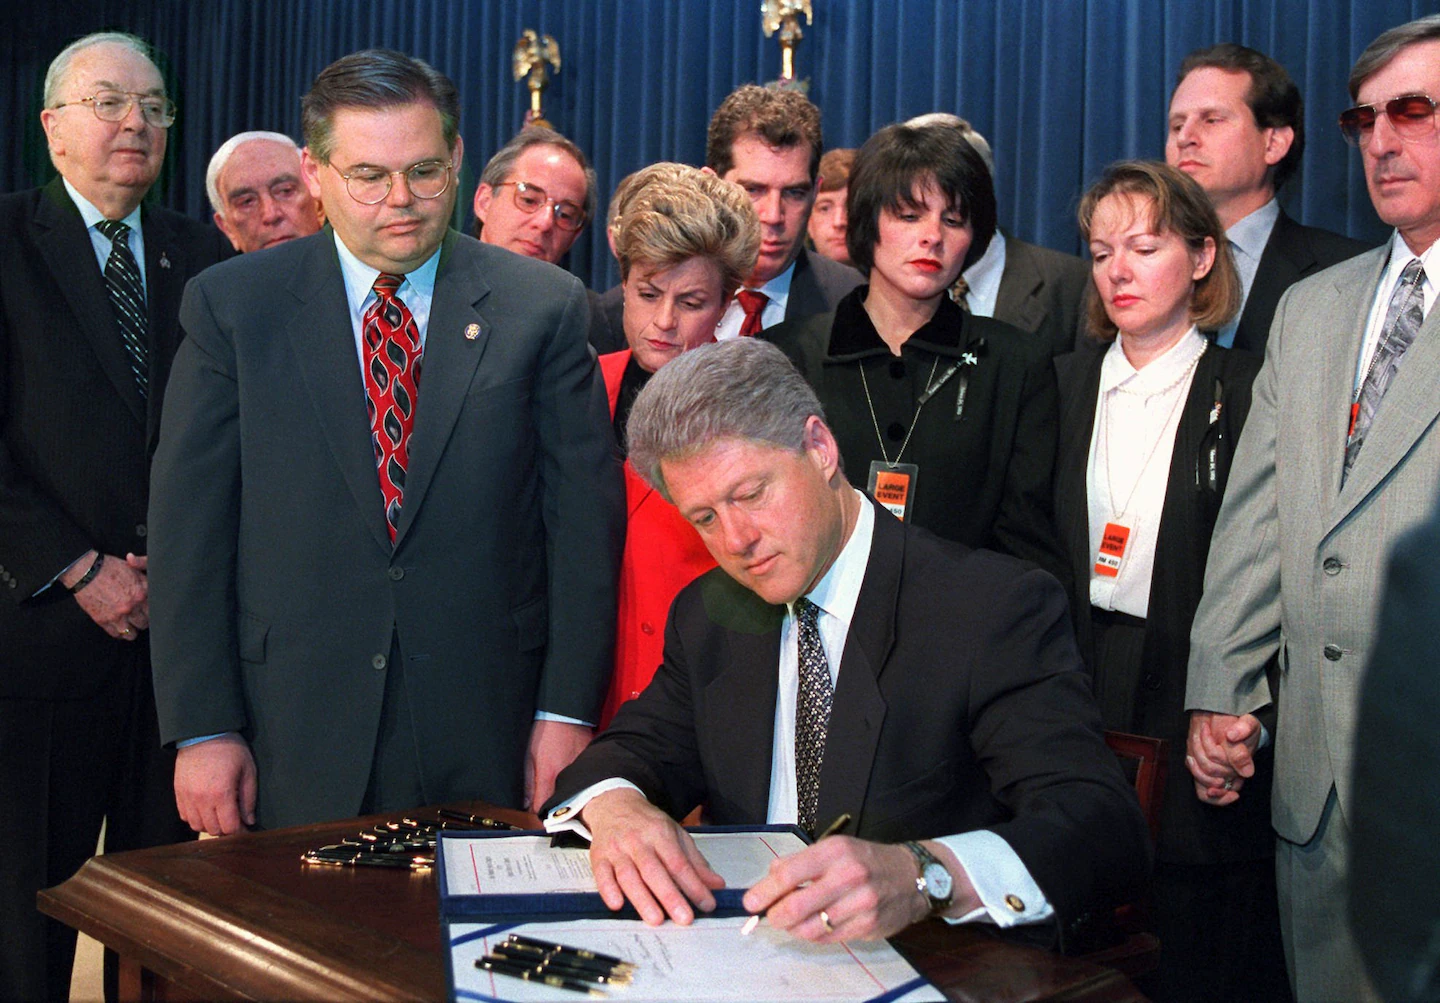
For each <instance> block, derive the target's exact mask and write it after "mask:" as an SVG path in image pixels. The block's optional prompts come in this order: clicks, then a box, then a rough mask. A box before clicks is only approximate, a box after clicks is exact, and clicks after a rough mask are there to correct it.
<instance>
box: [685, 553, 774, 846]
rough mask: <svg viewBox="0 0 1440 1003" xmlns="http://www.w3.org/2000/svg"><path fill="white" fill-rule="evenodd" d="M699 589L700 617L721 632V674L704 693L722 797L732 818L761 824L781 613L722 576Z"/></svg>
mask: <svg viewBox="0 0 1440 1003" xmlns="http://www.w3.org/2000/svg"><path fill="white" fill-rule="evenodd" d="M700 589H701V597H702V599H703V600H704V603H705V612H706V614H707V615H708V616H709V617H710V619H711V620H712V621H713V622H714V623H716V624H717V625H719V626H720V627H723V628H724V629H725V634H724V637H725V648H726V650H725V652H724V661H723V663H722V664H724V666H725V668H724V669H722V670H721V671H720V672H719V673H717V674H716V675H715V677H714V678H713V679H711V681H710V683H709V684H708V685H707V686H706V687H705V692H706V701H705V705H706V707H707V709H708V716H709V719H710V723H711V724H712V725H713V726H714V728H713V733H714V734H715V735H718V736H723V737H724V738H725V739H726V753H725V768H724V776H725V788H726V796H727V798H728V799H729V800H730V801H731V802H732V803H733V804H734V805H735V806H736V807H737V809H738V811H739V814H738V816H737V817H739V818H749V819H757V818H765V817H766V815H767V813H768V811H769V807H770V767H771V759H772V757H771V752H772V750H773V749H774V745H775V693H776V689H777V687H778V685H779V682H778V680H779V674H780V627H781V624H782V621H783V618H784V615H785V607H783V606H771V605H769V604H768V603H766V602H764V601H763V600H761V599H760V598H759V597H758V596H756V595H755V594H754V593H753V592H750V591H749V590H748V589H746V588H744V587H743V586H742V585H740V584H739V583H737V582H736V581H735V580H734V579H732V578H730V577H729V576H728V575H723V574H711V575H707V576H705V577H704V578H702V579H701V585H700Z"/></svg>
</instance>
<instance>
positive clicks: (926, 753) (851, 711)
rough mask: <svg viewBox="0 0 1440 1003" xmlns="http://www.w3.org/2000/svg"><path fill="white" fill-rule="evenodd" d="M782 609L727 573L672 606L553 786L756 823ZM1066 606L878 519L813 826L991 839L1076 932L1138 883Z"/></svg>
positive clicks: (990, 557)
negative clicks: (624, 693) (608, 784)
mask: <svg viewBox="0 0 1440 1003" xmlns="http://www.w3.org/2000/svg"><path fill="white" fill-rule="evenodd" d="M784 611H785V610H784V607H783V606H771V605H768V604H767V603H765V602H764V601H763V600H761V599H760V598H758V597H757V596H756V595H755V594H754V593H752V592H750V591H748V590H747V589H745V588H743V587H742V586H740V585H739V584H737V583H736V582H735V581H734V580H733V579H731V578H730V577H729V576H727V575H726V574H725V573H724V572H723V571H720V570H718V569H717V570H715V571H711V572H709V573H708V574H706V575H704V576H703V577H701V578H700V579H699V580H697V581H696V582H695V583H694V584H692V585H690V586H689V587H688V588H686V589H685V590H684V591H683V592H681V593H680V595H679V596H678V597H677V598H676V600H675V604H674V605H673V606H672V607H671V610H670V620H669V623H668V625H667V627H666V634H665V660H664V662H663V664H662V665H661V666H660V669H659V671H658V672H657V673H656V675H655V679H654V681H653V682H652V683H651V684H650V686H649V688H647V689H646V690H645V691H644V692H643V693H642V694H641V695H640V696H639V697H638V698H637V699H635V700H632V701H630V702H629V703H627V704H625V705H624V706H622V707H621V708H620V712H619V713H618V714H617V715H616V717H615V720H614V721H613V722H612V724H611V726H610V728H609V729H608V730H607V731H606V732H605V733H604V734H603V735H601V736H600V737H599V738H598V739H597V740H596V741H595V742H594V743H593V744H592V745H591V746H590V748H589V749H587V750H586V751H585V752H584V753H582V754H581V756H580V758H579V759H577V760H576V761H575V763H573V764H572V765H571V766H570V768H569V769H567V770H566V771H564V772H563V773H562V774H561V775H560V778H559V781H558V785H557V788H556V797H555V800H556V802H559V801H561V800H564V799H565V798H568V797H571V796H573V795H574V794H576V793H577V792H579V791H581V790H583V789H584V788H585V787H587V786H589V785H590V784H592V783H596V782H598V781H600V780H603V779H606V778H609V777H623V778H625V779H627V780H630V781H631V782H633V783H635V784H636V785H637V786H638V787H640V789H641V790H643V791H644V792H645V794H646V796H647V797H648V798H650V800H651V801H653V802H654V803H655V804H657V805H659V806H661V807H663V808H664V809H665V810H666V811H667V812H669V813H670V814H671V815H673V816H674V817H676V818H681V817H683V816H684V815H686V814H687V813H688V812H689V811H690V810H691V809H692V808H693V807H695V806H696V805H699V804H704V805H707V806H708V809H707V816H708V817H709V818H710V819H712V820H713V821H714V822H716V823H718V824H722V825H723V824H755V823H759V822H763V821H765V818H766V813H767V810H768V805H769V794H770V764H771V757H770V751H771V747H772V744H773V739H774V721H775V699H776V672H777V666H778V658H779V646H780V628H781V621H782V617H783V615H784ZM1080 668H1081V667H1080V660H1079V656H1078V655H1077V654H1076V651H1075V645H1074V641H1073V639H1072V635H1071V631H1070V625H1069V614H1068V611H1067V608H1066V603H1065V596H1064V594H1063V593H1062V591H1061V590H1060V588H1059V587H1058V586H1057V585H1056V583H1055V581H1054V580H1053V579H1052V578H1051V577H1050V576H1049V575H1046V574H1045V573H1044V572H1041V571H1038V570H1036V569H1034V568H1031V567H1028V566H1026V565H1024V564H1022V563H1020V562H1018V561H1015V560H1014V559H1012V558H1008V557H1003V556H1001V555H998V554H992V553H989V552H987V551H983V550H970V549H969V548H967V547H963V546H960V545H957V544H951V543H946V542H944V541H941V540H939V539H938V538H936V537H934V536H932V535H930V534H929V533H926V532H924V531H923V530H917V529H915V528H913V527H906V526H903V525H902V524H901V523H899V522H898V521H896V520H895V519H894V518H893V517H891V516H890V515H889V513H887V512H885V511H883V510H881V509H879V508H878V506H877V508H876V512H875V534H874V538H873V541H872V543H871V548H870V558H869V564H868V566H867V568H866V571H865V580H864V584H863V585H862V587H861V590H860V596H859V601H858V602H857V604H856V607H855V614H854V618H853V620H852V621H851V625H850V634H849V639H848V640H847V642H846V645H845V654H844V657H843V659H842V661H841V664H840V672H839V676H838V681H837V683H836V687H835V695H834V703H833V709H832V710H831V714H830V723H829V732H828V738H827V740H826V746H825V758H824V764H823V766H822V768H821V776H820V800H819V805H818V808H817V812H816V817H817V818H824V819H829V818H834V817H835V816H836V815H838V814H839V813H841V812H849V813H851V814H852V815H853V816H854V818H855V828H854V830H853V831H854V832H855V834H856V835H858V836H860V837H862V838H864V839H871V840H878V841H881V842H898V841H900V840H904V839H925V838H930V837H934V836H943V835H948V834H953V833H960V832H967V831H970V830H974V829H989V830H991V831H993V832H995V833H997V834H999V835H1000V836H1001V837H1003V838H1004V839H1005V841H1006V842H1007V843H1009V845H1010V846H1011V847H1012V848H1013V849H1014V850H1015V852H1016V854H1017V855H1018V856H1019V857H1020V859H1021V861H1023V862H1024V864H1025V866H1026V867H1027V868H1029V870H1030V873H1031V874H1032V875H1033V876H1034V878H1035V880H1036V882H1037V883H1038V884H1039V885H1040V888H1041V889H1042V890H1043V891H1044V893H1045V895H1046V897H1047V898H1048V899H1049V900H1050V903H1051V904H1052V905H1053V906H1054V908H1055V910H1056V912H1057V913H1058V915H1059V917H1060V919H1061V931H1062V935H1063V933H1064V931H1065V930H1067V929H1068V928H1069V927H1070V926H1072V925H1073V924H1074V923H1076V922H1077V921H1078V920H1080V919H1081V918H1082V917H1085V916H1086V915H1087V914H1090V913H1091V912H1092V911H1094V910H1098V909H1101V908H1102V907H1103V906H1105V905H1106V904H1107V903H1113V902H1116V901H1122V900H1124V899H1126V898H1127V896H1129V895H1130V894H1131V893H1132V892H1133V891H1134V890H1135V889H1136V887H1137V886H1138V885H1139V884H1140V883H1141V882H1142V880H1143V877H1144V874H1145V872H1146V868H1147V861H1148V857H1149V848H1148V845H1147V844H1148V839H1147V836H1146V832H1145V824H1144V822H1143V820H1142V819H1141V816H1140V813H1139V809H1138V806H1137V804H1136V801H1135V796H1134V793H1133V792H1132V791H1131V789H1130V788H1129V786H1128V785H1127V784H1126V783H1125V781H1124V779H1123V778H1122V777H1121V775H1120V772H1119V769H1118V767H1117V765H1116V762H1115V759H1114V757H1113V756H1112V755H1111V754H1110V753H1109V751H1108V750H1107V749H1106V747H1105V745H1104V742H1103V740H1102V738H1101V735H1100V724H1099V715H1098V713H1097V712H1096V709H1095V704H1094V702H1093V701H1092V699H1091V698H1090V694H1089V687H1088V684H1087V683H1086V680H1085V677H1084V675H1083V674H1082V672H1081V671H1080Z"/></svg>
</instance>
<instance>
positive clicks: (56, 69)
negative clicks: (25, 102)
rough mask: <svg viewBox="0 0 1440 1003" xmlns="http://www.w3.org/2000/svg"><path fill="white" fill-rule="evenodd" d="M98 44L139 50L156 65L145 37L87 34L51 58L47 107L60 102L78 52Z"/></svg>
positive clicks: (113, 33)
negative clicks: (62, 87)
mask: <svg viewBox="0 0 1440 1003" xmlns="http://www.w3.org/2000/svg"><path fill="white" fill-rule="evenodd" d="M97 45H120V46H124V47H125V48H127V49H130V50H131V51H133V52H138V53H139V54H140V55H142V56H144V57H145V59H146V60H147V61H148V62H149V63H150V65H151V66H155V57H154V56H153V55H151V53H150V46H149V45H147V44H145V40H144V39H142V38H139V37H137V36H135V35H131V34H129V33H128V32H123V31H97V32H94V33H93V34H90V35H86V36H85V37H84V38H77V39H76V40H75V41H73V42H71V43H70V44H69V45H67V46H65V48H63V49H61V50H60V54H59V55H58V56H56V57H55V58H54V59H52V60H50V68H49V69H48V70H46V71H45V94H44V102H45V107H46V108H53V107H55V105H56V104H58V103H59V101H60V85H61V84H63V83H64V82H65V78H66V76H67V75H69V73H70V64H71V63H72V62H74V60H75V56H76V54H77V53H79V52H81V51H83V50H85V49H89V48H93V47H94V46H97ZM155 72H156V73H159V72H160V68H159V67H158V66H156V67H155ZM162 86H163V82H162Z"/></svg>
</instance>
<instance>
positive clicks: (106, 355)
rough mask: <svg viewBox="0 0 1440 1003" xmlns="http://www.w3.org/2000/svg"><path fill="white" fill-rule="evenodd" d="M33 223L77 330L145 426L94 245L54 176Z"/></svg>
mask: <svg viewBox="0 0 1440 1003" xmlns="http://www.w3.org/2000/svg"><path fill="white" fill-rule="evenodd" d="M35 225H36V229H37V231H38V232H37V233H36V240H35V243H36V245H37V246H39V248H40V253H41V254H42V255H43V256H44V258H45V263H46V264H47V265H49V267H50V271H51V272H52V273H53V274H54V275H55V281H56V284H57V285H58V286H59V287H60V289H61V292H62V293H63V294H64V296H65V301H66V303H67V305H68V306H69V307H70V311H71V312H72V313H73V314H74V315H75V319H76V320H77V321H78V322H79V326H80V331H81V333H82V334H83V335H84V336H85V339H86V340H87V341H88V342H89V343H90V347H91V349H92V350H93V351H94V352H95V357H96V359H97V360H98V361H99V363H100V368H101V369H102V370H104V372H105V375H106V376H108V377H109V378H110V382H111V383H113V384H114V385H115V390H116V392H118V393H119V395H120V398H121V400H123V401H124V402H125V406H126V407H127V408H128V409H129V410H130V414H131V415H132V416H133V417H134V418H135V421H136V423H137V424H139V425H140V426H141V427H144V426H145V424H146V422H145V402H144V400H143V399H142V398H141V397H140V389H139V388H138V387H137V386H136V385H135V374H134V373H132V372H131V371H130V360H129V358H128V357H127V356H126V354H125V346H124V345H123V344H122V343H121V341H120V331H119V329H118V327H117V326H116V323H115V314H114V313H113V312H112V311H111V308H110V293H109V291H108V290H107V289H106V288H105V278H104V276H103V275H102V273H101V271H100V268H99V267H98V265H96V264H95V263H94V262H95V248H94V245H92V244H91V242H90V234H89V231H88V230H86V228H85V223H84V221H83V220H82V219H81V218H80V210H79V209H77V208H75V203H74V202H72V201H71V200H70V193H69V192H67V191H66V190H65V186H64V183H63V182H61V180H60V179H59V178H56V179H55V180H54V181H52V182H51V183H50V184H49V185H47V186H46V187H45V191H44V193H43V194H42V195H41V198H40V205H39V208H38V209H37V210H36V212H35ZM147 261H148V258H147Z"/></svg>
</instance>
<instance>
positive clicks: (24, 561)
mask: <svg viewBox="0 0 1440 1003" xmlns="http://www.w3.org/2000/svg"><path fill="white" fill-rule="evenodd" d="M44 104H45V108H44V110H43V111H42V112H41V113H40V121H41V124H42V125H43V126H44V128H45V137H46V140H47V142H48V144H49V148H50V159H51V161H52V162H53V163H54V165H55V169H56V170H57V171H58V172H59V175H60V176H59V177H58V178H56V179H55V180H54V181H52V182H50V183H49V184H48V185H45V186H44V187H43V188H37V189H34V190H33V191H27V192H16V193H14V194H10V195H5V196H0V275H4V276H5V280H4V282H3V283H0V827H3V829H4V830H5V831H6V832H10V833H23V834H24V835H23V837H21V838H17V839H14V840H12V841H11V845H10V846H9V848H8V849H7V850H6V861H5V866H4V868H3V869H0V870H3V873H4V879H3V881H0V889H3V890H0V931H3V932H0V999H7V1000H15V999H20V1000H33V999H64V998H66V996H68V994H69V987H70V971H71V964H72V958H73V956H74V953H75V931H74V930H72V929H70V928H69V927H66V926H65V925H64V924H62V923H58V922H55V921H53V920H48V919H46V918H45V917H43V916H41V915H40V913H39V912H38V911H37V910H36V908H35V893H36V892H37V891H38V890H39V889H41V888H46V887H49V886H51V885H55V884H58V883H59V882H61V881H64V880H65V879H66V878H68V877H70V875H72V874H73V873H75V871H76V870H77V869H78V868H79V867H80V865H81V864H82V863H83V862H84V861H85V859H86V858H87V857H89V856H90V855H91V854H92V853H94V852H95V842H96V839H97V838H98V837H99V834H100V826H101V822H102V820H103V821H104V822H105V823H106V829H105V844H106V849H108V850H111V851H114V850H124V849H133V848H136V847H140V846H153V845H156V844H159V843H169V842H173V841H175V840H178V839H182V838H184V837H185V836H186V835H187V832H186V828H185V826H184V825H183V824H182V823H181V822H180V820H179V818H178V817H177V816H176V814H175V806H174V803H173V801H172V800H171V797H170V794H169V789H170V785H171V777H172V771H173V766H174V757H173V756H172V755H170V754H168V753H163V752H162V751H161V749H160V742H159V737H158V735H157V733H156V728H155V704H154V697H153V696H152V694H151V687H150V645H149V641H148V635H147V631H146V628H147V627H148V625H149V605H148V596H149V580H148V578H147V574H146V565H145V561H146V559H145V557H144V554H145V552H146V543H147V532H148V530H147V525H146V523H147V520H146V516H145V506H146V497H147V481H148V477H149V467H150V462H149V457H150V450H151V449H153V448H154V444H155V436H156V434H157V432H158V431H159V423H160V413H161V400H162V397H163V396H164V391H165V378H166V375H167V374H168V373H169V370H170V360H171V358H172V357H173V355H174V353H175V346H176V345H177V344H179V341H180V331H179V328H178V326H177V323H176V314H177V311H178V309H179V305H180V293H181V290H182V289H183V288H184V285H185V282H186V280H187V279H189V278H190V277H191V276H192V275H194V274H196V273H197V272H199V271H200V270H201V269H202V268H205V267H206V266H207V265H210V264H211V263H213V262H215V261H218V260H219V259H220V258H221V257H223V256H224V255H225V254H226V253H227V252H228V248H227V247H225V242H224V240H223V239H222V238H221V236H220V234H219V233H218V232H216V231H215V230H214V229H212V228H211V227H209V226H206V225H204V224H202V223H199V222H197V221H195V220H191V219H188V218H186V217H184V216H181V215H179V214H178V213H173V212H170V211H168V210H165V209H160V208H157V207H155V206H152V205H145V206H142V205H141V202H142V201H143V200H144V198H145V195H146V193H147V192H149V191H150V189H151V187H152V186H153V185H154V184H155V179H156V178H157V177H158V176H159V174H160V166H161V164H162V163H163V162H164V159H165V149H166V139H167V137H168V135H169V128H170V126H171V125H172V124H174V121H175V106H174V104H173V103H171V101H170V99H169V97H168V95H167V94H166V91H165V82H164V80H163V79H162V78H161V76H160V71H159V70H157V69H156V68H155V64H154V62H153V61H152V60H151V58H150V54H149V48H148V46H147V45H146V44H145V43H144V42H143V41H141V40H140V39H138V38H136V37H134V36H133V35H124V34H119V33H114V32H106V33H101V34H94V35H87V36H85V37H84V38H81V39H80V40H79V41H77V42H75V43H73V44H71V45H70V46H68V47H67V48H66V49H65V50H64V51H62V52H61V53H60V54H59V55H58V56H56V57H55V59H54V61H53V62H52V63H51V64H50V69H49V72H48V73H47V74H46V76H45V95H44ZM106 974H107V982H109V983H110V986H111V989H112V991H113V988H114V983H113V981H111V980H112V979H113V974H114V972H113V964H107V973H106Z"/></svg>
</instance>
